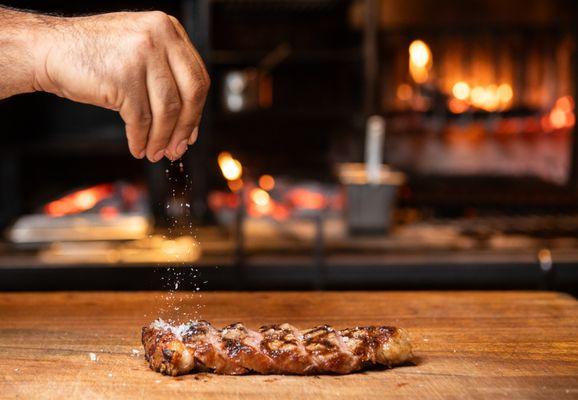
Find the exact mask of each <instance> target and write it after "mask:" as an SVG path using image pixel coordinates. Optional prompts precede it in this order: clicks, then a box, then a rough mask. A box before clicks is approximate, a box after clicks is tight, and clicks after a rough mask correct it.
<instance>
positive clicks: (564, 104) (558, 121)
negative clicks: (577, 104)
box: [546, 96, 576, 129]
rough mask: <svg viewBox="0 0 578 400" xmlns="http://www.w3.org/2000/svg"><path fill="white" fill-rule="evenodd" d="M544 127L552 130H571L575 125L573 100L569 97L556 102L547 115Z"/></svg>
mask: <svg viewBox="0 0 578 400" xmlns="http://www.w3.org/2000/svg"><path fill="white" fill-rule="evenodd" d="M546 122H547V123H546V125H549V128H552V129H563V128H571V127H572V126H574V124H575V123H576V116H575V115H574V99H572V97H570V96H564V97H560V98H559V99H558V100H556V103H555V104H554V108H552V110H551V111H550V113H549V114H548V118H547V121H546Z"/></svg>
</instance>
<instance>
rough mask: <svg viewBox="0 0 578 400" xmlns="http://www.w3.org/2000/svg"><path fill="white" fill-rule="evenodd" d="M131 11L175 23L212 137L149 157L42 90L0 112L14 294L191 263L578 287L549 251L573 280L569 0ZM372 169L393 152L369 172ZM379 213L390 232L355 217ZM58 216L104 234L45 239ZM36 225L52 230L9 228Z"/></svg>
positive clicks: (7, 262) (227, 277)
mask: <svg viewBox="0 0 578 400" xmlns="http://www.w3.org/2000/svg"><path fill="white" fill-rule="evenodd" d="M28 3H29V7H30V8H36V9H39V10H44V11H54V12H61V13H64V14H79V13H84V12H92V11H99V10H100V11H113V10H116V9H118V8H119V7H121V6H118V5H115V4H113V3H112V2H85V3H83V4H82V5H74V4H69V3H67V2H34V1H31V2H28ZM14 5H15V6H18V4H14ZM122 8H137V9H143V8H145V9H150V8H161V9H164V10H165V11H167V12H169V13H171V14H174V15H177V16H178V17H179V18H180V20H181V21H182V22H183V24H184V25H185V27H186V28H187V30H188V32H189V34H190V36H191V38H192V41H193V42H194V43H195V45H196V46H197V47H198V49H199V51H200V52H201V54H202V56H203V58H204V60H205V61H206V64H207V67H208V69H209V72H210V75H211V77H212V82H213V86H212V89H211V93H210V96H209V99H208V102H207V106H206V109H205V113H204V116H203V122H202V126H201V130H200V136H199V141H198V143H197V144H195V146H193V147H192V148H191V149H190V151H189V152H188V153H187V154H186V156H185V157H184V158H183V159H182V160H180V161H178V162H175V163H170V162H168V161H166V160H163V161H162V162H160V163H158V164H154V165H152V164H150V163H148V162H147V161H146V160H134V159H132V158H131V157H130V155H129V154H128V152H127V150H126V143H125V140H124V137H123V132H122V122H121V121H120V119H119V118H118V116H117V115H116V114H114V113H112V112H109V111H103V110H99V109H96V108H93V107H89V106H84V105H78V104H72V103H70V102H67V101H63V100H61V99H57V98H54V97H52V96H46V95H42V94H38V95H32V96H22V97H20V98H16V99H10V100H9V101H6V102H4V103H3V104H1V105H0V107H1V108H0V110H1V111H2V114H3V115H4V116H6V119H5V123H6V127H7V130H6V131H7V132H8V133H7V134H6V135H5V136H3V137H2V138H0V141H2V146H1V147H0V152H1V153H2V157H0V166H1V169H0V185H1V188H0V206H1V207H0V224H1V225H2V228H4V229H5V230H6V232H7V234H6V235H5V239H4V240H3V242H2V243H1V244H0V253H1V254H0V275H1V274H4V275H1V276H0V278H1V279H0V281H2V280H3V279H4V278H6V279H8V280H4V282H7V283H5V285H7V286H6V287H8V288H15V287H20V286H19V285H20V284H22V285H24V283H23V282H28V281H27V279H28V278H27V277H28V275H26V273H24V272H23V271H24V270H26V271H29V272H30V273H31V274H34V273H38V274H45V273H46V274H47V273H48V272H47V271H52V273H55V274H60V275H59V276H61V277H64V278H65V279H63V280H58V281H57V282H59V283H58V284H61V285H64V286H66V284H68V285H69V286H70V287H78V286H75V285H81V286H82V285H85V286H82V287H85V288H92V287H108V286H107V285H108V284H109V283H110V282H118V285H120V286H122V285H125V286H130V287H134V288H143V287H145V288H146V287H158V284H157V285H156V286H155V284H154V283H151V282H154V281H155V278H154V277H155V276H154V274H155V273H157V271H158V270H161V271H162V272H161V273H162V274H169V271H170V270H171V269H172V268H177V267H178V268H183V269H188V271H189V272H190V273H191V275H195V276H196V275H198V273H197V272H196V270H197V269H202V270H203V273H205V274H207V275H210V276H211V278H212V279H213V280H211V279H208V280H209V281H210V282H213V283H212V284H213V285H215V286H214V287H240V288H243V287H253V288H270V287H284V288H285V287H295V288H303V287H317V288H320V287H360V288H370V287H407V286H408V285H409V286H411V285H415V286H419V285H417V284H415V280H414V279H413V278H412V277H414V276H415V274H418V275H419V276H420V277H421V279H422V280H421V281H420V282H422V283H423V287H429V288H431V287H444V288H447V287H464V286H468V285H470V287H496V286H500V285H501V286H508V285H510V284H511V285H512V286H516V287H525V288H529V287H537V286H540V285H546V283H544V282H545V281H546V280H547V281H548V283H547V284H548V285H549V284H551V283H552V282H554V281H556V282H558V284H559V283H560V282H562V281H564V279H566V281H564V282H572V280H571V279H570V280H568V279H569V278H568V277H567V275H564V274H566V273H567V271H565V270H564V271H565V272H564V271H563V272H560V271H556V273H554V272H552V270H551V269H547V268H546V267H547V266H548V265H550V264H552V263H548V262H547V260H548V259H549V257H550V258H554V259H555V260H556V261H557V262H554V263H553V265H555V268H562V270H563V269H564V268H565V267H568V268H569V269H570V267H572V268H573V266H575V265H576V264H577V263H578V261H577V260H578V254H575V253H576V252H575V251H574V250H572V249H573V248H575V247H576V246H578V242H577V241H576V239H575V237H576V235H577V234H578V218H577V216H578V191H577V188H578V186H577V185H576V183H577V182H578V174H577V172H578V145H577V144H576V143H578V142H577V141H575V140H574V135H575V127H576V114H575V113H576V107H575V100H576V85H577V81H576V70H577V67H576V65H577V64H576V45H577V44H578V41H577V30H576V26H577V21H576V15H577V13H576V11H577V10H576V5H575V4H574V2H571V1H564V0H557V1H545V0H529V1H524V2H522V1H511V2H507V4H506V3H504V4H503V2H499V1H494V0H486V1H478V2H467V3H464V2H460V1H455V0H443V1H437V2H429V1H425V0H408V1H405V2H398V1H393V0H381V1H380V0H363V1H362V0H356V1H346V0H308V1H285V0H281V1H266V0H256V1H247V2H244V1H234V0H219V1H208V0H198V1H195V0H187V1H171V2H155V1H147V2H146V3H143V2H139V1H126V2H123V5H122ZM521 10H523V12H521ZM31 110H34V113H35V118H29V116H30V112H31ZM371 121H373V122H374V123H375V124H374V123H372V122H371ZM372 125H374V126H378V127H379V129H378V130H379V131H380V132H381V133H380V134H379V135H378V138H377V139H376V140H375V141H374V142H370V141H368V140H367V138H368V137H370V134H369V133H370V131H372V129H373V128H372ZM368 143H372V144H371V145H368ZM368 147H370V148H376V147H379V151H378V152H377V153H373V152H372V151H367V148H368ZM368 154H370V155H368ZM376 154H377V155H376ZM381 157H383V162H384V164H387V165H381V159H382V158H381ZM367 159H378V160H379V163H378V164H379V165H377V168H376V169H373V171H374V172H375V174H376V175H375V176H377V177H378V179H377V180H376V181H372V182H370V179H369V178H368V176H369V175H370V174H369V173H368V171H369V170H370V168H366V167H365V166H363V165H362V163H363V162H365V161H367ZM368 164H369V163H368ZM344 171H345V172H344ZM366 175H367V176H366ZM344 176H347V178H344ZM385 182H389V183H388V184H385ZM370 183H371V184H370ZM356 185H357V186H356ZM364 185H365V186H364ZM372 185H374V186H372ZM388 185H389V186H388ZM127 189H128V191H129V192H131V191H132V193H133V194H134V193H138V196H137V197H136V198H137V199H138V201H136V202H130V201H128V202H127V198H126V193H125V192H126V190H127ZM123 193H125V194H123ZM368 196H369V197H371V198H373V200H375V199H377V198H378V197H376V196H381V197H379V198H378V200H379V201H377V202H365V200H367V199H368ZM372 196H373V197H372ZM370 200H371V199H370ZM129 203H130V204H129ZM367 204H370V206H366V205H367ZM30 215H32V216H33V218H32V219H30V218H28V216H30ZM373 216H376V217H375V218H378V219H379V221H377V222H378V223H376V224H375V226H376V227H377V228H379V229H370V230H369V231H367V230H364V229H360V230H358V229H353V228H354V227H353V228H352V226H351V225H352V224H353V222H355V220H356V219H355V218H354V217H359V218H357V221H358V222H359V221H365V223H367V222H368V221H369V222H373V221H371V219H372V217H373ZM27 218H28V219H27ZM122 218H129V219H130V218H136V219H135V220H133V219H131V221H133V222H131V223H134V224H135V225H134V226H133V227H134V228H135V229H134V230H131V229H128V230H127V229H126V228H127V226H129V225H126V224H123V221H128V219H127V220H123V219H122ZM19 221H20V225H19ZM22 221H26V223H27V224H28V225H27V224H23V223H22ZM51 221H53V222H55V224H54V227H53V228H54V229H55V232H56V233H59V234H60V233H62V229H65V228H66V226H67V225H66V224H67V223H68V222H69V221H72V222H73V223H79V222H78V221H81V222H82V223H86V224H89V225H85V226H84V228H82V229H84V230H85V232H84V233H86V229H85V228H86V226H90V227H98V229H96V228H95V229H94V230H93V231H92V232H88V233H89V234H87V235H86V236H84V237H83V236H81V235H75V231H74V229H77V228H78V227H77V228H74V227H72V228H71V229H70V230H69V231H68V232H65V233H67V235H68V236H64V237H62V236H60V237H57V236H52V237H51V236H46V235H45V232H46V231H41V234H40V235H38V234H37V233H34V232H38V228H39V227H40V228H41V229H45V226H46V225H45V224H46V223H50V222H51ZM134 221H136V222H134ZM115 223H118V224H117V225H114V224H115ZM39 224H40V225H39ZM90 224H93V225H90ZM69 227H70V226H69ZM366 227H367V226H366ZM361 228H364V227H363V226H362V227H361ZM23 229H24V230H23ZM31 229H32V230H31ZM34 229H36V231H34ZM58 229H61V231H59V230H58ZM11 232H19V233H17V234H15V235H16V236H11ZM22 232H25V233H26V234H28V235H29V236H28V238H30V237H31V236H30V235H32V237H36V238H38V237H39V236H40V237H41V238H42V239H45V240H44V241H42V240H40V241H38V240H28V241H26V240H15V238H16V239H17V238H19V237H20V238H22V236H18V235H22ZM31 232H32V233H31ZM97 233H98V235H109V236H108V237H106V236H98V237H95V236H91V235H90V234H97ZM34 235H36V236H34ZM560 254H561V256H560V260H561V261H558V260H559V258H558V257H559V255H560ZM548 255H549V256H548ZM13 260H17V262H16V264H18V265H21V266H24V269H18V268H15V267H12V266H11V265H12V264H11V263H12V262H13ZM496 260H497V261H496ZM216 266H218V267H219V269H217V268H216ZM87 267H90V268H87ZM6 271H8V272H6ZM35 271H36V272H35ZM39 271H40V272H39ZM87 271H91V273H93V274H94V275H91V276H92V278H93V280H91V282H84V281H83V279H82V277H84V276H85V275H83V274H86V273H88V272H87ZM408 271H410V272H408ZM504 271H506V272H507V274H509V275H515V276H516V279H515V280H514V281H509V280H508V279H505V278H504V273H505V272H504ZM10 274H12V275H10ZM75 274H76V275H75ZM476 274H481V275H482V276H484V277H485V280H482V281H483V282H482V283H479V282H480V281H479V280H478V277H479V275H476ZM557 274H558V275H557ZM42 276H43V277H44V276H45V275H42ZM572 276H574V277H575V273H574V275H572ZM14 277H17V278H14ZM79 277H80V278H79ZM165 277H166V276H165ZM10 279H12V280H10ZM48 281H49V280H44V281H43V280H42V279H36V280H35V282H36V283H35V284H34V285H32V284H30V285H29V286H27V287H31V288H43V287H44V286H43V284H45V283H46V282H48ZM79 281H83V282H84V283H82V284H79ZM157 281H158V280H157ZM10 282H15V283H13V284H10ZM30 282H32V281H30ZM50 282H53V281H52V280H50ZM66 282H68V283H66ZM115 284H116V283H115ZM54 285H56V287H61V286H58V285H57V284H56V283H55V284H54ZM99 285H100V286H99ZM147 285H148V286H147ZM404 285H405V286H404ZM64 286H62V287H64ZM113 286H114V285H113ZM184 287H185V288H186V286H184ZM412 287H413V286H412Z"/></svg>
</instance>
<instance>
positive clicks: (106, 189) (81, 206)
mask: <svg viewBox="0 0 578 400" xmlns="http://www.w3.org/2000/svg"><path fill="white" fill-rule="evenodd" d="M112 192H113V187H112V185H111V184H102V185H96V186H92V187H89V188H87V189H83V190H79V191H77V192H74V193H71V194H69V195H67V196H64V197H62V198H60V199H58V200H54V201H52V202H50V203H48V204H47V205H46V206H45V207H44V212H45V213H46V214H48V215H50V216H52V217H62V216H64V215H70V214H78V213H81V212H83V211H87V210H90V209H91V208H93V207H94V206H95V205H97V204H98V203H99V202H100V201H101V200H103V199H105V198H107V197H108V196H110V195H111V194H112Z"/></svg>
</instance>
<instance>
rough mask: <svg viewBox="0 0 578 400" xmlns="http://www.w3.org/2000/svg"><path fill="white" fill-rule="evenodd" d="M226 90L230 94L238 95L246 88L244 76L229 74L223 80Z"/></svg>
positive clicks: (234, 73)
mask: <svg viewBox="0 0 578 400" xmlns="http://www.w3.org/2000/svg"><path fill="white" fill-rule="evenodd" d="M225 84H226V85H227V90H228V91H230V92H231V93H235V94H240V93H241V92H242V91H243V90H245V88H246V87H247V79H246V78H245V75H244V74H242V73H241V72H238V71H232V72H229V73H228V74H227V76H226V78H225Z"/></svg>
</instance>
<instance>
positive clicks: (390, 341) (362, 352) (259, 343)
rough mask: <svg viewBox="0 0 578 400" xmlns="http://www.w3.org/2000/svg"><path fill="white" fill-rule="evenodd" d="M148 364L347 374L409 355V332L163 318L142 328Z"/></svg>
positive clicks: (168, 370)
mask: <svg viewBox="0 0 578 400" xmlns="http://www.w3.org/2000/svg"><path fill="white" fill-rule="evenodd" d="M142 342H143V346H144V348H145V357H146V359H147V361H148V362H149V364H150V367H151V368H152V369H153V370H155V371H158V372H161V373H163V374H167V375H173V376H175V375H181V374H186V373H190V372H195V371H210V372H215V373H217V374H227V375H240V374H246V373H259V374H299V375H305V374H321V373H335V374H348V373H350V372H354V371H359V370H361V369H364V368H368V367H372V366H376V365H384V366H387V367H392V366H394V365H399V364H402V363H404V362H406V361H408V360H409V359H410V358H411V356H412V354H411V345H410V343H409V338H408V335H407V332H406V331H404V330H403V329H398V328H392V327H387V326H368V327H356V328H349V329H343V330H335V329H333V328H332V327H330V326H328V325H323V326H318V327H316V328H313V329H310V330H306V331H300V330H298V329H297V328H295V327H294V326H292V325H289V324H281V325H267V326H263V327H261V328H260V329H259V331H254V330H251V329H248V328H247V327H245V326H244V325H243V324H241V323H236V324H232V325H229V326H226V327H224V328H223V329H221V330H218V329H215V328H214V327H213V326H212V325H211V324H210V323H208V322H206V321H191V322H189V323H186V324H182V325H178V326H174V325H169V324H167V323H165V322H164V321H162V320H157V321H155V322H153V323H152V324H151V325H150V326H147V327H144V328H143V330H142Z"/></svg>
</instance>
